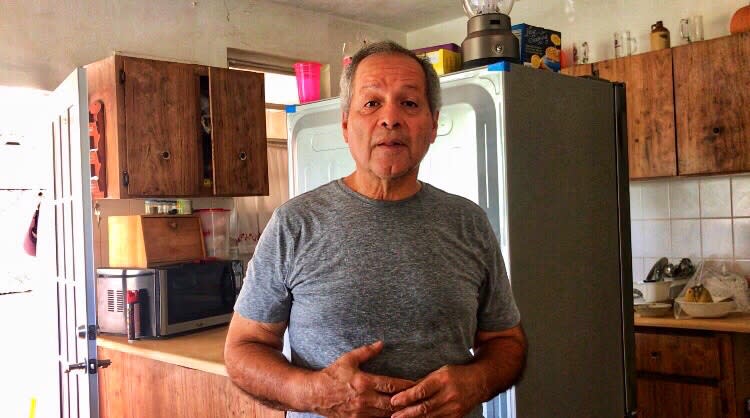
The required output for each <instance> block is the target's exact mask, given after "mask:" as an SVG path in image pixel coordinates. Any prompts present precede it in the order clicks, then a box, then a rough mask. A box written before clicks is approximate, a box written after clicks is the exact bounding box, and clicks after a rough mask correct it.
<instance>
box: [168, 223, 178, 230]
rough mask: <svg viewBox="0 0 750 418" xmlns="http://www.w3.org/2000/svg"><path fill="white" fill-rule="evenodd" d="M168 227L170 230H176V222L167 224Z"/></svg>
mask: <svg viewBox="0 0 750 418" xmlns="http://www.w3.org/2000/svg"><path fill="white" fill-rule="evenodd" d="M169 227H170V228H172V229H177V222H175V221H172V222H170V223H169Z"/></svg>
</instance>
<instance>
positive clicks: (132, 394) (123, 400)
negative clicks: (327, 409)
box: [98, 347, 284, 418]
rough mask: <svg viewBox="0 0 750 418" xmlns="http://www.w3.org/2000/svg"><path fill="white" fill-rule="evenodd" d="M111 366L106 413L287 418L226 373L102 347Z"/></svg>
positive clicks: (103, 403)
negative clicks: (252, 395) (206, 370)
mask: <svg viewBox="0 0 750 418" xmlns="http://www.w3.org/2000/svg"><path fill="white" fill-rule="evenodd" d="M98 352H99V358H101V359H110V360H112V365H111V366H109V367H108V368H106V369H100V371H99V415H100V416H101V417H102V418H156V417H175V418H235V417H237V418H240V417H242V418H253V417H256V418H283V417H284V412H281V411H275V410H272V409H269V408H266V407H264V406H262V405H260V404H259V403H257V402H256V401H254V400H253V399H251V398H250V397H249V396H247V394H245V393H244V392H242V391H241V390H240V389H238V388H237V387H236V386H234V385H233V384H232V383H231V382H230V380H229V379H228V378H227V377H224V376H219V375H215V374H211V373H206V372H202V371H198V370H193V369H188V368H184V367H180V366H175V365H171V364H168V363H163V362H160V361H156V360H150V359H146V358H142V357H138V356H135V355H132V354H126V353H123V352H120V351H116V350H110V349H107V348H102V347H99V350H98Z"/></svg>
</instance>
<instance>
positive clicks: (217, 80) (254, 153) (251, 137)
mask: <svg viewBox="0 0 750 418" xmlns="http://www.w3.org/2000/svg"><path fill="white" fill-rule="evenodd" d="M209 80H210V96H211V125H212V130H211V137H212V138H211V139H212V141H213V159H214V161H213V172H214V192H215V194H216V195H219V196H233V195H234V196H241V195H267V194H268V157H267V156H266V122H265V121H266V119H265V116H266V115H265V107H264V103H265V94H264V91H263V74H261V73H254V72H249V71H237V70H227V69H224V68H214V67H211V68H209Z"/></svg>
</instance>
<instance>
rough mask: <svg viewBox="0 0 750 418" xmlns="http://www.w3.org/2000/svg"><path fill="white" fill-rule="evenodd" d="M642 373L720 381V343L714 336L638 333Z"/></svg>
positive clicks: (638, 364) (638, 365) (637, 355)
mask: <svg viewBox="0 0 750 418" xmlns="http://www.w3.org/2000/svg"><path fill="white" fill-rule="evenodd" d="M635 367H636V370H637V371H639V372H650V373H661V374H667V375H679V376H688V377H701V378H710V379H718V378H720V377H721V363H720V353H719V340H718V338H716V337H713V336H700V335H672V334H652V333H641V332H637V333H635Z"/></svg>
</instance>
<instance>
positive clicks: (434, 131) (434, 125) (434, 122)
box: [430, 111, 440, 144]
mask: <svg viewBox="0 0 750 418" xmlns="http://www.w3.org/2000/svg"><path fill="white" fill-rule="evenodd" d="M438 119H440V111H437V112H435V117H434V118H432V140H431V141H430V144H434V143H435V139H437V131H438Z"/></svg>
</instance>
